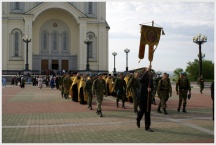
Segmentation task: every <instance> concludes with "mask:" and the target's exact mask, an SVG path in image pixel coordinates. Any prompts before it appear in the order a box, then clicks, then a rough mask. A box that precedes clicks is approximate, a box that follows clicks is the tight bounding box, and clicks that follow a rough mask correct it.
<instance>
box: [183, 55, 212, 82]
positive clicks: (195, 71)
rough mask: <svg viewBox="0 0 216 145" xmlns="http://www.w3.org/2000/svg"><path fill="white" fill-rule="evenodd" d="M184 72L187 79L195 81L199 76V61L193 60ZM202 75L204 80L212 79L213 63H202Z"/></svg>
mask: <svg viewBox="0 0 216 145" xmlns="http://www.w3.org/2000/svg"><path fill="white" fill-rule="evenodd" d="M187 64H188V66H187V68H186V72H187V73H188V78H189V79H190V80H192V81H196V80H197V78H198V76H199V60H198V59H195V60H194V62H188V63H187ZM202 75H203V77H204V79H210V80H213V79H214V63H213V62H212V61H210V60H203V61H202Z"/></svg>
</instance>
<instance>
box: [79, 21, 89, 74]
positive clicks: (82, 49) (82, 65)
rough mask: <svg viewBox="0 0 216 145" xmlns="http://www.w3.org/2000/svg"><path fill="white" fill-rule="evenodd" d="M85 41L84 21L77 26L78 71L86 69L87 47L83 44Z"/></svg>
mask: <svg viewBox="0 0 216 145" xmlns="http://www.w3.org/2000/svg"><path fill="white" fill-rule="evenodd" d="M85 39H86V21H82V20H81V21H80V24H79V45H80V46H79V47H78V48H79V49H78V54H77V66H78V70H85V69H86V55H87V51H86V49H87V46H86V44H85V43H84V41H85Z"/></svg>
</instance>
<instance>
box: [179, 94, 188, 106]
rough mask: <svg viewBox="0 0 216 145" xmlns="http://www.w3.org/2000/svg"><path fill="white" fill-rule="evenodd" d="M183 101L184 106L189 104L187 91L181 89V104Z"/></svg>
mask: <svg viewBox="0 0 216 145" xmlns="http://www.w3.org/2000/svg"><path fill="white" fill-rule="evenodd" d="M182 101H183V106H186V104H187V91H185V90H184V91H179V106H181V105H182Z"/></svg>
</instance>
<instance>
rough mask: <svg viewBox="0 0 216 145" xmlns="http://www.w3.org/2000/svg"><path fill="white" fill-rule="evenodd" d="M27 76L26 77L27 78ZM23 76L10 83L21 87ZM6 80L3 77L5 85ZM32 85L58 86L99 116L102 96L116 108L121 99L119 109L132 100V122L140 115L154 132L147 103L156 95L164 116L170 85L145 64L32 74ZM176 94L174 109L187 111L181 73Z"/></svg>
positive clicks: (165, 77) (186, 89)
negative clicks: (130, 67)
mask: <svg viewBox="0 0 216 145" xmlns="http://www.w3.org/2000/svg"><path fill="white" fill-rule="evenodd" d="M29 77H30V76H28V79H29ZM25 80H26V79H25V77H24V76H14V77H12V80H11V85H20V87H21V88H25ZM5 81H6V79H5V78H4V79H3V83H2V84H3V85H5ZM31 81H32V85H33V86H38V88H40V89H42V88H43V86H46V88H47V87H50V89H54V88H56V89H58V90H59V91H61V97H62V98H65V99H69V98H71V99H72V101H73V102H79V103H80V104H88V108H89V109H90V110H94V109H95V110H97V111H96V114H97V115H98V116H100V117H103V113H102V108H103V107H102V106H103V105H102V103H103V100H104V96H105V97H107V96H112V97H114V98H115V99H116V107H117V108H118V107H119V101H120V100H121V102H122V103H121V104H122V106H121V108H122V109H126V107H125V102H126V101H128V102H132V103H133V109H134V112H135V113H136V114H137V118H136V125H137V127H138V128H140V126H141V125H140V121H141V120H142V118H143V116H145V117H144V118H145V119H144V122H145V130H146V131H149V132H154V131H153V130H152V129H151V128H150V125H151V105H152V104H154V105H156V102H155V97H158V98H159V102H158V108H157V112H158V113H162V112H161V108H162V109H163V113H164V114H165V115H168V112H167V109H166V108H167V101H168V100H169V97H171V96H172V86H171V82H170V79H169V75H168V74H167V73H165V72H164V73H163V75H162V77H158V76H157V75H156V73H155V72H154V70H153V69H152V68H151V65H149V66H148V67H147V68H146V67H144V68H140V69H137V70H136V71H134V72H127V73H119V74H114V75H111V74H105V73H98V74H79V73H72V74H69V73H67V72H64V73H60V74H57V75H46V76H44V75H43V76H42V75H39V76H35V75H34V76H33V77H32V78H31ZM176 94H177V95H179V103H178V109H177V112H180V110H181V106H183V109H182V112H184V113H187V111H186V104H187V99H188V96H189V95H191V85H190V81H189V80H188V78H187V76H186V73H185V72H182V73H181V74H180V75H179V79H178V80H177V81H176ZM93 99H95V101H96V104H97V105H96V108H93V106H92V103H93Z"/></svg>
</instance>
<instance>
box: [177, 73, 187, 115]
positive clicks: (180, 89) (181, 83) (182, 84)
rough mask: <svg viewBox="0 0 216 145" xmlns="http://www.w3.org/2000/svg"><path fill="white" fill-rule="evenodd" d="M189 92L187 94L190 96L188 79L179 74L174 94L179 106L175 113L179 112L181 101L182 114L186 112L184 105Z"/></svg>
mask: <svg viewBox="0 0 216 145" xmlns="http://www.w3.org/2000/svg"><path fill="white" fill-rule="evenodd" d="M188 91H189V94H191V87H190V82H189V80H188V78H187V77H186V74H185V73H181V76H180V78H179V79H178V81H177V82H176V94H177V95H179V105H178V109H177V111H178V112H179V111H180V108H181V104H182V101H183V110H182V111H183V112H185V113H186V112H187V111H186V110H185V107H186V104H187V93H188Z"/></svg>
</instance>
